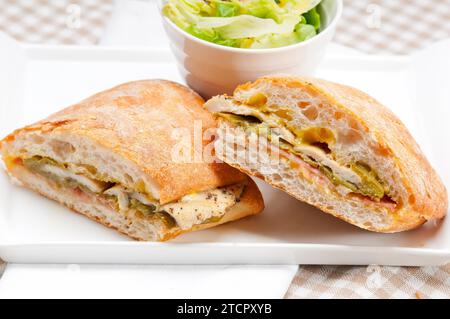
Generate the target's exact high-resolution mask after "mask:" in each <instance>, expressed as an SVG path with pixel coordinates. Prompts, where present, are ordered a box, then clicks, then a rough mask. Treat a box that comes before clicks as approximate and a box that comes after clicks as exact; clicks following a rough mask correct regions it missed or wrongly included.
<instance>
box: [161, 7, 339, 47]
mask: <svg viewBox="0 0 450 319" xmlns="http://www.w3.org/2000/svg"><path fill="white" fill-rule="evenodd" d="M163 1H164V0H157V6H158V11H159V14H160V16H161V18H162V19H163V21H165V22H166V23H167V24H168V25H170V26H171V27H172V28H173V29H174V30H176V31H177V32H179V33H181V34H182V35H183V36H185V37H187V38H188V39H190V40H192V41H194V42H196V43H198V44H201V45H205V46H207V47H210V48H212V49H217V50H223V51H228V52H233V53H249V54H264V53H276V52H283V51H288V50H294V49H297V48H301V47H305V46H308V45H310V44H312V43H314V42H317V41H319V40H320V39H321V38H323V37H325V35H327V34H329V33H330V32H333V30H335V29H336V26H337V24H338V22H339V21H340V19H341V17H342V12H343V7H344V3H343V0H334V1H336V2H337V8H336V14H335V15H334V17H333V19H332V20H331V22H330V23H329V24H328V25H327V27H326V28H325V29H324V30H323V31H322V32H320V33H319V34H317V35H316V36H314V37H312V38H311V39H308V40H306V41H303V42H299V43H296V44H291V45H287V46H283V47H278V48H263V49H245V48H234V47H228V46H225V45H220V44H215V43H212V42H208V41H206V40H203V39H200V38H197V37H195V36H193V35H191V34H189V33H188V32H186V31H184V30H183V29H181V28H180V27H179V26H177V25H176V24H175V23H173V22H172V20H170V19H169V18H168V17H166V16H165V15H163V14H162V5H163Z"/></svg>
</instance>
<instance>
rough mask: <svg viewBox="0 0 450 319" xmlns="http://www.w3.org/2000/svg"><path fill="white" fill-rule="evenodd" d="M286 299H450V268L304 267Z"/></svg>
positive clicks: (448, 266)
mask: <svg viewBox="0 0 450 319" xmlns="http://www.w3.org/2000/svg"><path fill="white" fill-rule="evenodd" d="M286 298H341V299H350V298H390V299H394V298H398V299H400V298H401V299H429V298H450V265H447V266H445V267H423V268H418V267H380V266H368V267H349V266H300V267H299V271H298V272H297V274H296V276H295V278H294V280H293V281H292V284H291V287H289V290H288V292H287V294H286Z"/></svg>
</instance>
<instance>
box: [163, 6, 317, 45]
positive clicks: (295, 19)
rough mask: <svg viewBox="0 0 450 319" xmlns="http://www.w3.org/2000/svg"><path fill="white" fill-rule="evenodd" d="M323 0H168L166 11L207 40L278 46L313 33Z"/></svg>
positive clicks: (175, 21) (193, 32)
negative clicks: (318, 8) (318, 7)
mask: <svg viewBox="0 0 450 319" xmlns="http://www.w3.org/2000/svg"><path fill="white" fill-rule="evenodd" d="M320 1H321V0H167V3H166V5H165V6H164V8H163V14H164V15H165V16H167V17H168V18H169V19H170V20H171V21H173V22H174V23H175V24H176V25H177V26H178V27H180V28H181V29H183V30H185V31H186V32H188V33H190V34H192V35H193V36H195V37H197V38H200V39H202V40H205V41H209V42H213V43H216V44H219V45H225V46H231V47H239V48H275V47H281V46H287V45H292V44H295V43H298V42H302V41H305V40H308V39H310V38H312V37H314V36H315V35H316V34H317V32H319V30H320V26H321V16H320V13H319V11H318V10H317V6H318V5H319V4H320Z"/></svg>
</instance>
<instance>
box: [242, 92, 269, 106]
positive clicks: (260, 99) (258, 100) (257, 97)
mask: <svg viewBox="0 0 450 319" xmlns="http://www.w3.org/2000/svg"><path fill="white" fill-rule="evenodd" d="M245 104H247V105H248V106H253V107H262V106H265V105H266V104H267V96H266V95H265V94H264V93H256V94H254V95H252V96H251V97H250V98H249V99H248V100H247V101H246V103H245Z"/></svg>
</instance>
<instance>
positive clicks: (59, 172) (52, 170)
mask: <svg viewBox="0 0 450 319" xmlns="http://www.w3.org/2000/svg"><path fill="white" fill-rule="evenodd" d="M40 170H41V171H42V172H45V173H49V174H52V175H54V176H57V177H59V178H61V179H66V178H70V179H72V180H74V181H76V182H77V183H79V184H81V185H83V186H85V187H86V188H88V189H89V190H91V191H92V192H94V193H101V192H103V191H104V190H105V189H106V188H107V187H108V184H107V183H103V182H100V181H96V180H94V179H91V178H89V177H86V176H84V175H78V174H75V173H73V172H71V171H69V170H67V169H64V168H61V167H59V166H55V165H50V164H44V165H42V166H41V167H40Z"/></svg>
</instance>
